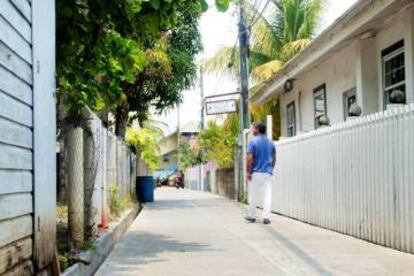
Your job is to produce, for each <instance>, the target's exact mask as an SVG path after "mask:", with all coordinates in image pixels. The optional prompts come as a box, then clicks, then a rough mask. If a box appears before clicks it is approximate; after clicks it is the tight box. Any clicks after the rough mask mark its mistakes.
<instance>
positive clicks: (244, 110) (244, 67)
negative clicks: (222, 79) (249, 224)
mask: <svg viewBox="0 0 414 276" xmlns="http://www.w3.org/2000/svg"><path fill="white" fill-rule="evenodd" d="M244 4H245V0H240V3H239V9H240V18H239V53H240V71H239V75H240V90H241V91H240V92H241V93H240V135H239V148H238V157H239V158H238V159H239V160H238V161H239V162H238V171H239V177H238V182H239V183H238V197H239V200H244V199H245V195H246V193H247V191H246V190H245V183H246V179H245V172H244V168H245V160H244V159H245V157H244V152H245V148H244V147H245V146H244V144H245V143H244V142H243V141H244V139H245V137H244V130H245V129H248V128H249V127H250V108H249V67H248V58H249V39H250V33H249V32H250V30H249V27H248V26H247V22H246V11H245V9H244V8H245V7H244Z"/></svg>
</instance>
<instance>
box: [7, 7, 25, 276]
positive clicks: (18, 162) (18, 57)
mask: <svg viewBox="0 0 414 276" xmlns="http://www.w3.org/2000/svg"><path fill="white" fill-rule="evenodd" d="M31 11H32V9H31V1H28V0H1V1H0V274H2V273H4V272H6V271H9V272H12V273H14V274H16V275H24V274H29V273H31V272H32V269H33V268H32V267H33V265H32V262H31V260H32V255H33V252H32V251H33V249H32V247H33V246H32V244H33V240H32V234H33V217H32V213H33V199H32V191H33V107H32V105H33V104H32V103H33V102H32V101H33V100H32V99H33V89H32V85H33V83H32V80H33V76H32V28H31V18H32V16H31Z"/></svg>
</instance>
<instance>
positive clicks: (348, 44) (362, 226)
mask: <svg viewBox="0 0 414 276" xmlns="http://www.w3.org/2000/svg"><path fill="white" fill-rule="evenodd" d="M395 90H401V91H404V94H403V95H404V97H402V98H403V103H405V104H403V105H400V106H399V107H398V108H394V106H390V105H388V103H389V102H390V93H391V92H392V91H395ZM413 91H414V0H361V1H359V2H357V3H356V4H355V5H354V6H353V7H352V8H351V9H349V10H348V11H347V12H346V13H345V14H344V15H343V16H342V17H341V18H339V19H338V20H337V21H336V22H335V23H334V24H333V25H332V26H331V27H329V28H328V29H327V30H326V31H325V32H323V33H322V34H321V35H320V36H319V37H317V38H316V39H315V40H314V41H313V43H312V44H311V45H310V46H309V47H308V48H307V49H305V50H304V51H302V52H301V53H300V54H298V55H297V56H296V57H295V58H294V59H293V60H291V61H290V62H289V63H287V64H286V65H285V67H284V68H283V69H282V70H281V72H280V73H278V74H277V75H275V76H274V77H273V78H272V79H271V80H269V81H268V82H267V83H265V84H264V85H263V86H262V87H261V88H260V90H259V91H258V93H257V94H256V95H255V96H254V97H253V98H252V100H253V102H256V103H261V102H264V101H266V100H268V99H269V98H271V97H279V99H280V105H281V121H282V136H284V137H289V136H294V137H290V138H286V139H282V140H280V141H278V142H276V147H277V164H276V169H275V173H274V183H273V205H272V210H273V211H274V212H276V213H278V214H283V215H285V216H288V217H292V218H295V219H298V220H301V221H305V222H307V223H311V224H313V225H317V226H320V227H324V228H327V229H331V230H334V231H337V232H341V233H344V234H347V235H352V236H354V237H357V238H361V239H364V240H367V241H371V242H374V243H376V244H380V245H384V246H387V247H392V248H395V249H398V250H401V251H405V252H410V253H414V212H413V210H414V186H413V183H414V170H413V168H414V138H413V137H414V103H413V102H414V95H413ZM393 98H394V97H393ZM354 102H356V103H357V104H358V105H359V106H360V107H361V110H362V116H360V117H357V118H356V119H353V120H346V117H347V115H348V114H347V110H348V109H349V107H350V106H351V104H353V103H354ZM391 107H393V108H391ZM324 115H325V116H327V117H328V118H329V120H330V125H331V126H330V127H324V128H319V126H320V125H319V122H320V121H319V118H320V117H321V116H324ZM325 122H326V120H325Z"/></svg>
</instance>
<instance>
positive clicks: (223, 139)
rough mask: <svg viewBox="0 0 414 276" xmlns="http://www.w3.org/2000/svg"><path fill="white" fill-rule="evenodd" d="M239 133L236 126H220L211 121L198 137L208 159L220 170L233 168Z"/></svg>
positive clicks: (229, 124) (228, 124)
mask: <svg viewBox="0 0 414 276" xmlns="http://www.w3.org/2000/svg"><path fill="white" fill-rule="evenodd" d="M237 132H238V127H237V126H235V125H234V124H231V123H227V124H224V125H219V124H218V123H217V122H215V121H210V122H209V123H208V125H207V128H206V129H204V130H203V131H202V132H201V133H200V134H199V136H198V139H199V143H200V145H201V149H202V150H203V151H204V152H205V154H206V159H207V160H209V161H212V162H214V163H215V164H216V165H217V166H219V167H220V168H228V167H231V166H233V165H234V154H235V148H236V144H237Z"/></svg>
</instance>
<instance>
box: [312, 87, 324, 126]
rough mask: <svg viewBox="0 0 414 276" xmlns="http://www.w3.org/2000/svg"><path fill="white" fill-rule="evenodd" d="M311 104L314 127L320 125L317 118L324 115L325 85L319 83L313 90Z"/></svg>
mask: <svg viewBox="0 0 414 276" xmlns="http://www.w3.org/2000/svg"><path fill="white" fill-rule="evenodd" d="M313 106H314V116H315V129H317V128H319V127H320V123H319V119H320V118H321V117H322V116H326V110H327V108H326V86H325V84H324V85H321V86H319V87H318V88H316V89H315V90H313Z"/></svg>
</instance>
